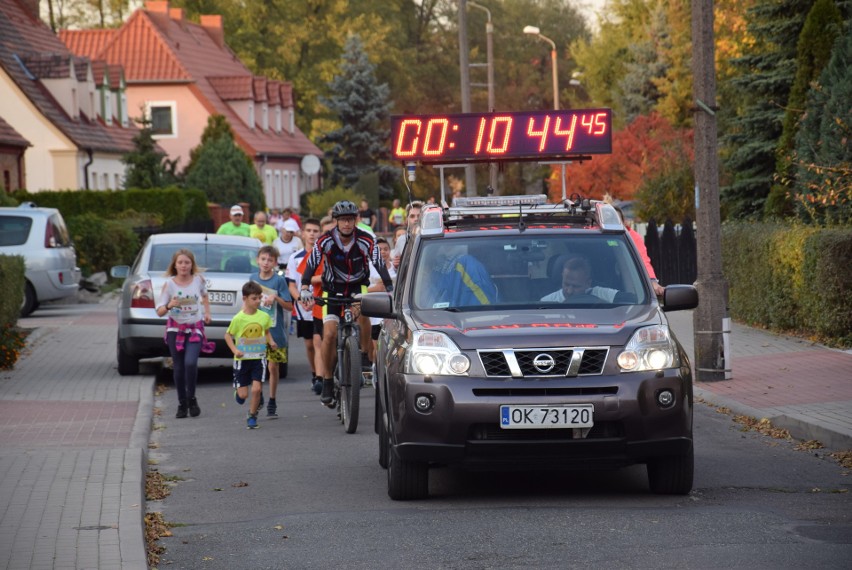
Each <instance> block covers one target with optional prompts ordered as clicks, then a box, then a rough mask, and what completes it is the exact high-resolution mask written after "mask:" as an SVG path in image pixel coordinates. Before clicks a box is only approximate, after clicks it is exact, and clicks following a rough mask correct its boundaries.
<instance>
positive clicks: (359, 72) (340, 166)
mask: <svg viewBox="0 0 852 570" xmlns="http://www.w3.org/2000/svg"><path fill="white" fill-rule="evenodd" d="M328 88H329V89H328V91H329V93H331V96H329V97H323V98H322V99H321V100H322V102H323V103H324V104H325V105H326V106H327V107H328V108H329V109H330V110H331V111H332V113H334V114H335V115H336V117H337V119H338V121H339V123H340V127H339V128H338V129H336V130H333V131H330V132H328V133H326V134H325V135H324V136H323V137H322V138H321V139H320V142H321V143H322V144H324V145H326V148H327V150H326V153H325V156H326V158H327V159H328V160H329V161H330V162H331V166H332V169H331V173H330V177H329V184H330V185H331V186H338V185H343V186H345V187H349V188H351V187H353V186H354V185H355V184H356V183H357V182H358V180H359V179H360V178H361V177H362V176H363V175H365V174H368V173H371V172H378V174H379V192H380V195H381V197H383V198H387V197H390V196H391V195H392V193H393V188H392V183H393V180H394V177H395V176H396V171H395V170H394V169H393V168H392V167H390V166H388V165H385V164H382V163H381V161H383V160H386V159H387V157H388V154H387V139H388V136H389V133H388V131H387V128H386V125H387V124H388V122H389V120H388V116H389V113H390V103H389V102H388V97H389V95H390V90H389V89H388V86H387V84H385V83H382V84H379V83H378V81H377V80H376V74H375V66H374V65H373V64H372V63H370V60H369V59H368V58H367V53H366V52H365V51H364V46H363V43H362V42H361V39H360V37H359V36H358V35H356V34H353V35H352V36H350V37H349V38H348V39H347V41H346V45H345V46H344V53H343V58H342V63H341V66H340V74H339V75H335V77H334V79H332V81H331V82H330V83H329V85H328Z"/></svg>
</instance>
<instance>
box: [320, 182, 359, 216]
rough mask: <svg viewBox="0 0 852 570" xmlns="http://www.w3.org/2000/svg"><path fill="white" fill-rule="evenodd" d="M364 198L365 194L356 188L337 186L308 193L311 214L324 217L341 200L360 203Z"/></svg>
mask: <svg viewBox="0 0 852 570" xmlns="http://www.w3.org/2000/svg"><path fill="white" fill-rule="evenodd" d="M363 199H364V196H363V195H361V194H358V193H356V192H355V191H354V190H352V189H348V188H341V187H339V186H337V187H334V188H329V189H328V190H323V191H322V192H314V193H312V194H308V198H307V202H308V211H309V212H310V215H311V216H314V217H316V218H322V217H323V216H325V215H326V214H328V213H329V210H331V207H332V206H334V205H335V204H336V203H337V202H340V201H341V200H349V201H350V202H354V203H355V204H360V203H361V200H363Z"/></svg>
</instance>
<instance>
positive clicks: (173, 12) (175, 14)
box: [169, 8, 183, 22]
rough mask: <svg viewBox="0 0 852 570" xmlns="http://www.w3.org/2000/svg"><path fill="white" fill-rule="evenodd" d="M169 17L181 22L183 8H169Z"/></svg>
mask: <svg viewBox="0 0 852 570" xmlns="http://www.w3.org/2000/svg"><path fill="white" fill-rule="evenodd" d="M169 17H170V18H171V19H172V20H177V21H178V22H183V8H169Z"/></svg>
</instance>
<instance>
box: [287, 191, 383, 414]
mask: <svg viewBox="0 0 852 570" xmlns="http://www.w3.org/2000/svg"><path fill="white" fill-rule="evenodd" d="M357 214H358V206H356V205H355V204H354V203H352V202H350V201H348V200H342V201H340V202H338V203H336V204H335V205H334V206H333V207H332V209H331V216H332V218H334V219H335V220H336V221H337V226H336V227H333V228H331V229H330V230H329V231H327V232H326V233H324V234H323V235H322V236H320V237H319V239H318V240H317V242H316V244H314V248H313V250H311V252H310V254H309V256H308V260H307V264H306V265H305V270H304V272H303V273H302V284H301V291H300V293H299V297H300V302H301V303H302V305H303V306H304V307H305V308H306V309H307V308H310V307H311V306H312V305H313V303H314V299H313V296H312V295H311V277H313V275H314V273H315V272H316V270H317V266H319V264H320V262H322V261H324V263H323V271H322V290H323V297H325V298H326V299H327V300H326V305H325V307H324V308H323V319H322V320H323V332H322V365H323V366H322V368H323V369H322V370H317V372H318V373H320V374H321V375H322V394H321V395H320V402H322V403H323V404H325V405H326V406H329V407H331V406H332V405H333V402H332V400H333V399H334V397H333V391H334V379H333V378H332V376H333V374H334V366H335V358H336V356H337V325H338V322H339V321H340V316H341V315H342V314H343V308H344V306H343V304H342V303H339V302H337V303H336V302H334V297H352V296H354V295H359V294H361V293H366V291H367V287H368V286H369V284H370V266H369V264H370V263H372V264H373V266H374V267H375V268H376V271H377V272H378V273H379V276H380V277H381V279H382V282H383V283H384V285H385V288H386V289H387V290H388V291H391V290H392V289H393V286H392V284H391V278H390V275H389V274H388V271H387V268H386V267H385V264H384V263H383V262H382V258H381V254H380V253H379V248H378V245H377V244H376V240H375V238H374V237H373V236H371V235H370V234H368V233H367V232H365V231H363V230H361V229H358V228H357V227H355V224H356V216H357ZM355 315H356V316H357V317H358V323H359V325H360V328H361V331H362V336H363V337H364V339H362V340H365V339H367V338H369V331H370V319H369V318H367V317H365V316H363V315H359V313H358V311H357V309H356V312H355Z"/></svg>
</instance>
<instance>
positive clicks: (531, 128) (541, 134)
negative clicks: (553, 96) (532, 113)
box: [527, 115, 550, 152]
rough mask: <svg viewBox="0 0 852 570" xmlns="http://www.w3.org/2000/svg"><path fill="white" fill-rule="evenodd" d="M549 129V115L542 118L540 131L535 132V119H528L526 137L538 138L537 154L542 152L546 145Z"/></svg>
mask: <svg viewBox="0 0 852 570" xmlns="http://www.w3.org/2000/svg"><path fill="white" fill-rule="evenodd" d="M548 128H550V115H545V116H544V125H542V127H541V130H540V131H536V130H535V117H530V122H529V125H527V136H528V137H538V138H539V139H540V140H539V143H538V152H541V151H543V150H544V145H546V144H547V129H548Z"/></svg>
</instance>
